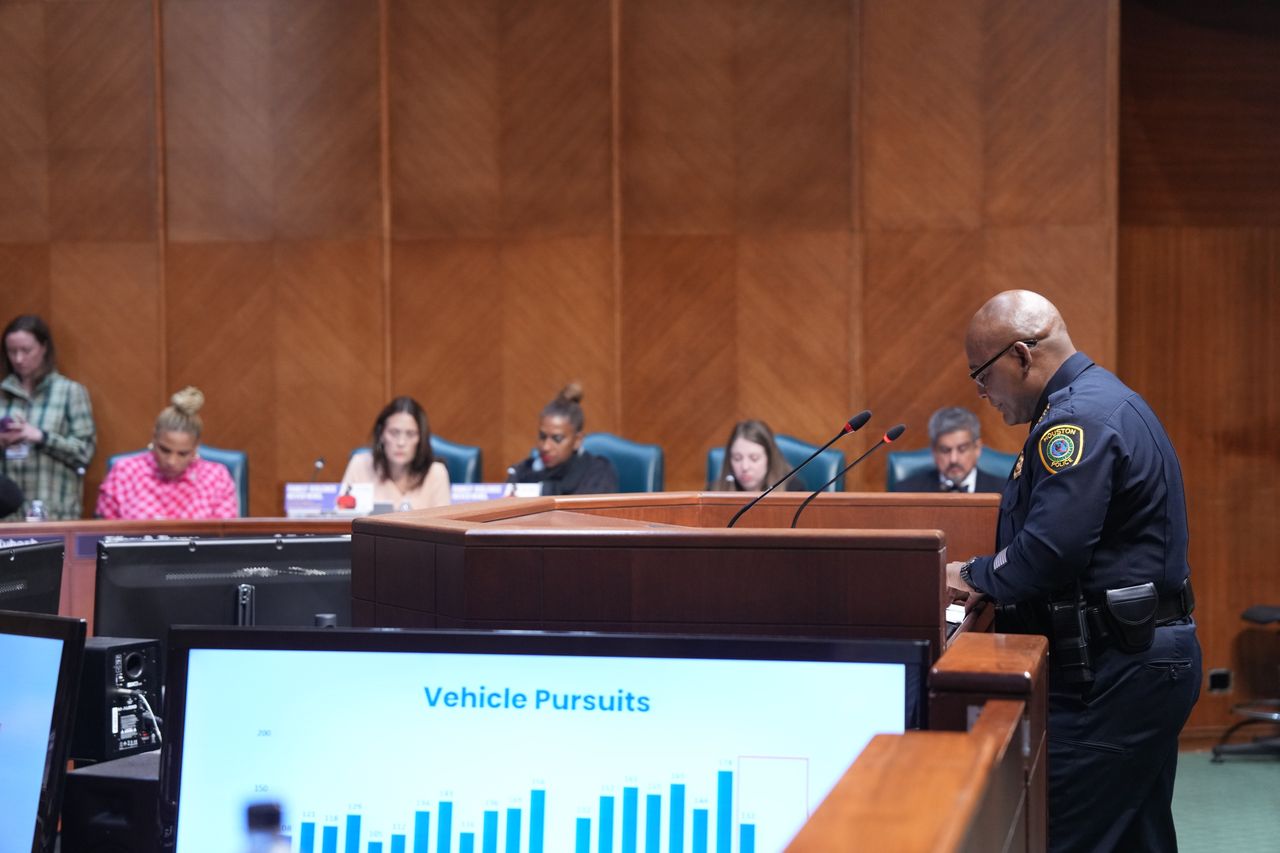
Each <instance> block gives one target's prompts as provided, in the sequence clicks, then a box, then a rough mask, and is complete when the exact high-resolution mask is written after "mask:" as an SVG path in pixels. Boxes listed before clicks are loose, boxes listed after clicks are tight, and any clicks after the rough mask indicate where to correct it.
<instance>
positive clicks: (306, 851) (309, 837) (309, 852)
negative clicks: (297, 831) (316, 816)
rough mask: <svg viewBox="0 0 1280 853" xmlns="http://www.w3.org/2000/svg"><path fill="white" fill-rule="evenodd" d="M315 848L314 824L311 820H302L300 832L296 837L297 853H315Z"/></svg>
mask: <svg viewBox="0 0 1280 853" xmlns="http://www.w3.org/2000/svg"><path fill="white" fill-rule="evenodd" d="M315 849H316V825H315V823H314V822H311V821H304V822H303V824H302V833H301V835H300V836H299V838H298V853H315Z"/></svg>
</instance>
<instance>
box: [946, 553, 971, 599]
mask: <svg viewBox="0 0 1280 853" xmlns="http://www.w3.org/2000/svg"><path fill="white" fill-rule="evenodd" d="M965 565H966V564H965V563H959V562H956V563H947V592H949V593H950V594H951V600H952V601H965V600H966V599H968V598H969V595H970V594H971V593H972V592H973V591H974V590H973V587H971V586H969V585H968V584H967V583H965V582H964V579H963V578H961V577H960V570H961V569H962V568H964V567H965Z"/></svg>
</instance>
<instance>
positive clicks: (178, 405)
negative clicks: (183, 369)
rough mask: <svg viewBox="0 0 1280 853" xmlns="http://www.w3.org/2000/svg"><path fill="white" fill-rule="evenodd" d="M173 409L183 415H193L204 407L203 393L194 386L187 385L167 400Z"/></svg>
mask: <svg viewBox="0 0 1280 853" xmlns="http://www.w3.org/2000/svg"><path fill="white" fill-rule="evenodd" d="M169 402H170V403H172V404H173V407H174V408H175V409H177V410H178V411H179V412H181V413H182V414H184V415H188V416H189V415H194V414H195V413H196V412H198V411H200V409H201V407H202V406H204V392H202V391H201V390H200V389H199V388H197V387H196V386H194V385H188V386H187V387H186V388H183V389H182V390H181V391H178V392H176V393H175V394H174V395H173V396H172V397H170V398H169Z"/></svg>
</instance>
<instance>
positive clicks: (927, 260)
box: [847, 230, 1025, 491]
mask: <svg viewBox="0 0 1280 853" xmlns="http://www.w3.org/2000/svg"><path fill="white" fill-rule="evenodd" d="M866 242H867V246H866V260H865V273H864V275H865V280H864V282H863V292H864V295H863V310H864V323H863V334H864V336H865V340H866V348H865V352H864V356H863V367H864V370H865V371H866V385H867V402H866V404H865V407H866V408H870V409H872V410H874V411H876V412H878V413H883V415H884V416H887V418H888V425H890V426H891V425H892V424H893V423H897V422H902V423H905V424H906V425H907V432H906V433H904V434H903V436H902V438H901V439H899V444H898V448H895V449H911V448H918V447H926V446H928V444H929V433H928V421H929V416H930V415H931V414H933V412H934V410H935V409H938V408H939V407H941V406H964V407H966V408H968V409H970V410H972V411H973V412H974V413H976V414H977V415H978V417H979V418H980V419H981V421H982V426H983V439H984V440H985V441H986V442H987V443H988V444H990V445H992V446H995V447H997V448H1001V449H1016V448H1018V447H1020V446H1021V444H1022V436H1019V435H1018V434H1017V433H1016V432H1015V431H1013V430H1011V429H1010V428H1009V427H1006V426H1004V425H1003V423H1002V421H1001V420H1000V415H999V413H998V412H996V411H995V409H993V408H991V407H990V406H989V405H987V403H986V402H985V401H984V400H981V399H979V397H978V394H977V388H976V386H975V385H974V384H973V382H972V381H971V380H970V379H969V377H968V367H967V361H966V359H965V353H964V335H965V329H966V328H967V327H968V324H969V318H970V317H972V316H973V313H974V312H975V311H977V310H978V308H979V307H980V306H981V305H982V303H983V302H984V301H986V299H987V298H988V297H989V296H990V295H991V291H990V288H989V287H988V285H987V283H986V282H985V281H984V279H983V261H984V239H983V232H981V231H944V230H938V231H930V230H921V231H869V232H868V233H867V235H866ZM877 423H880V421H879V420H877ZM1023 435H1025V433H1023ZM852 476H854V477H855V478H856V479H855V480H854V481H853V482H850V483H849V484H848V486H847V487H848V488H850V489H853V488H855V485H856V486H857V488H862V489H867V490H875V491H878V490H881V489H883V488H884V481H885V460H884V459H883V458H881V459H875V458H871V459H868V460H867V464H865V465H862V466H860V467H859V468H858V469H857V471H855V472H854V475H852Z"/></svg>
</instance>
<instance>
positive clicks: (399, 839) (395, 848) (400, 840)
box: [391, 835, 404, 853]
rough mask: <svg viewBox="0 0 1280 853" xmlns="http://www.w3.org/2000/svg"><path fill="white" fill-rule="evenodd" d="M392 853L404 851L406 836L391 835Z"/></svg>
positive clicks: (402, 852)
mask: <svg viewBox="0 0 1280 853" xmlns="http://www.w3.org/2000/svg"><path fill="white" fill-rule="evenodd" d="M391 853H404V836H403V835H393V836H391Z"/></svg>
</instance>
